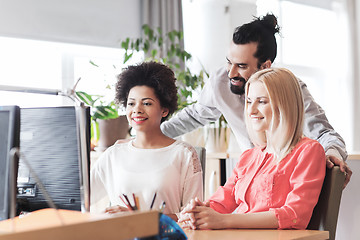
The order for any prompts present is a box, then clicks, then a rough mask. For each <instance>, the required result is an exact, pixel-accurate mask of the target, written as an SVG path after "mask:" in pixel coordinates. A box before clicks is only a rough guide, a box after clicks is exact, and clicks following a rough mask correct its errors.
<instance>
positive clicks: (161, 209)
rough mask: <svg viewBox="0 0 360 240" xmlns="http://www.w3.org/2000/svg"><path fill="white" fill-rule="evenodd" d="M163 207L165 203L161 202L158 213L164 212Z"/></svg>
mask: <svg viewBox="0 0 360 240" xmlns="http://www.w3.org/2000/svg"><path fill="white" fill-rule="evenodd" d="M165 206H166V204H165V201H163V202H162V203H161V205H160V209H159V211H160V213H163V212H164V209H165Z"/></svg>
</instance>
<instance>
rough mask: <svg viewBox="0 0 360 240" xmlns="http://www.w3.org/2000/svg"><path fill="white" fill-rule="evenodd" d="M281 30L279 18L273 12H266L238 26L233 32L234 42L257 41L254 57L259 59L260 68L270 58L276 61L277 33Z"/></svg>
mask: <svg viewBox="0 0 360 240" xmlns="http://www.w3.org/2000/svg"><path fill="white" fill-rule="evenodd" d="M279 31H280V27H279V25H278V23H277V18H276V17H275V16H274V15H273V14H266V15H265V16H263V17H255V18H254V20H253V21H252V22H250V23H246V24H244V25H241V26H239V27H237V28H236V29H235V31H234V34H233V42H234V43H235V44H247V43H251V42H255V43H257V44H258V46H257V50H256V52H255V55H254V57H256V58H257V59H258V60H259V62H258V68H260V66H261V64H262V63H264V62H265V61H266V60H268V59H269V60H270V61H271V62H274V60H275V58H276V52H277V44H276V39H275V33H278V32H279Z"/></svg>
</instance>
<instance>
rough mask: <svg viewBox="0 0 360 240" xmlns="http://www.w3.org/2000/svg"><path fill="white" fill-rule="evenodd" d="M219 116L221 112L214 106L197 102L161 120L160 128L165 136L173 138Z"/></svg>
mask: <svg viewBox="0 0 360 240" xmlns="http://www.w3.org/2000/svg"><path fill="white" fill-rule="evenodd" d="M220 116H221V112H220V111H219V110H217V109H216V108H215V107H207V106H204V105H202V104H200V103H198V102H197V103H194V104H192V105H190V106H188V107H186V108H184V109H183V110H181V111H180V112H178V113H177V114H176V115H175V116H173V117H172V118H171V119H170V120H168V121H165V122H163V123H162V124H161V130H162V132H163V133H164V134H165V135H166V136H168V137H171V138H174V137H178V136H180V135H183V134H185V133H188V132H191V131H192V130H195V129H197V128H198V127H203V126H205V125H206V124H208V123H209V122H213V121H216V120H217V119H218V118H219V117H220Z"/></svg>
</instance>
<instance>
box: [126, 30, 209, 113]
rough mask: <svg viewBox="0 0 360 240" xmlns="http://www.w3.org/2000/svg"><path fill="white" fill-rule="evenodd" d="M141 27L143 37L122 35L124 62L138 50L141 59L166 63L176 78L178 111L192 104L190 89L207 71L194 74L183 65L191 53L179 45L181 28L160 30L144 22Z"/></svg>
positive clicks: (201, 82) (196, 86)
mask: <svg viewBox="0 0 360 240" xmlns="http://www.w3.org/2000/svg"><path fill="white" fill-rule="evenodd" d="M142 29H143V37H140V38H135V39H130V38H126V39H125V40H123V41H122V42H121V47H122V48H123V49H125V54H124V64H126V63H127V62H128V61H129V60H130V59H131V58H132V56H133V54H134V52H139V51H142V52H144V54H145V61H158V62H161V63H164V64H166V65H168V66H169V67H170V68H171V69H172V70H173V71H174V73H175V76H176V79H177V81H178V82H177V83H178V84H177V85H178V89H179V90H178V111H179V110H181V109H183V108H184V107H186V106H187V105H189V104H192V103H193V102H194V100H193V99H192V97H193V92H194V91H196V90H200V89H201V88H202V87H203V86H204V77H205V76H206V77H209V74H208V73H207V72H206V71H205V70H204V68H202V70H201V71H200V72H199V73H197V74H194V73H192V72H191V70H190V68H189V67H188V66H187V63H188V62H189V61H190V60H191V59H192V56H191V54H190V53H188V52H187V51H185V50H184V49H183V47H182V46H181V45H180V41H181V40H182V39H183V32H181V31H176V30H173V31H170V32H168V33H165V34H164V33H163V32H162V31H161V29H160V28H157V29H156V30H154V29H152V28H151V27H149V25H147V24H144V25H143V27H142Z"/></svg>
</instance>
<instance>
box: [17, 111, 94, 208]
mask: <svg viewBox="0 0 360 240" xmlns="http://www.w3.org/2000/svg"><path fill="white" fill-rule="evenodd" d="M20 114H21V115H20V126H21V131H20V159H19V168H18V177H17V214H20V213H21V212H31V211H35V210H39V209H43V208H49V207H51V206H53V205H55V206H56V208H59V209H68V210H78V211H89V204H90V203H89V201H90V197H89V196H90V193H89V191H90V188H89V185H90V184H89V182H90V175H89V166H90V109H89V108H88V107H80V106H79V107H78V106H76V107H75V106H64V107H44V108H21V110H20Z"/></svg>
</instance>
